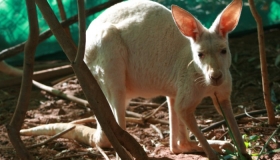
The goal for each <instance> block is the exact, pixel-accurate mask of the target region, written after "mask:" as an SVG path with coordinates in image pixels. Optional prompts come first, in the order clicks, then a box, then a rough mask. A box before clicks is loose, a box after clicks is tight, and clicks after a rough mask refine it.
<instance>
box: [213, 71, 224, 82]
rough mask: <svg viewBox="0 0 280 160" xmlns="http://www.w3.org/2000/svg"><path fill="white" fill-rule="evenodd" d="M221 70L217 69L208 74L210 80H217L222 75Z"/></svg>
mask: <svg viewBox="0 0 280 160" xmlns="http://www.w3.org/2000/svg"><path fill="white" fill-rule="evenodd" d="M222 75H223V74H222V72H221V71H217V72H213V73H212V74H211V76H210V79H211V80H215V81H218V80H219V79H220V78H221V77H222Z"/></svg>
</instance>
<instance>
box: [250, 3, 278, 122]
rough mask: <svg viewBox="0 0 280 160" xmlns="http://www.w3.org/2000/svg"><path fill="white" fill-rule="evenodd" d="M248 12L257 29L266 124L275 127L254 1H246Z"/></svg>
mask: <svg viewBox="0 0 280 160" xmlns="http://www.w3.org/2000/svg"><path fill="white" fill-rule="evenodd" d="M248 1H249V4H250V5H249V6H250V10H251V12H252V15H253V17H254V18H255V20H256V23H257V29H258V41H259V52H260V63H261V75H262V87H263V98H264V103H265V107H266V110H267V115H268V124H269V125H276V124H277V123H276V120H275V115H274V111H273V107H272V104H271V101H270V90H269V80H268V74H267V64H266V53H265V43H264V33H263V25H262V19H261V17H260V15H259V14H258V12H257V10H256V7H255V4H254V0H248Z"/></svg>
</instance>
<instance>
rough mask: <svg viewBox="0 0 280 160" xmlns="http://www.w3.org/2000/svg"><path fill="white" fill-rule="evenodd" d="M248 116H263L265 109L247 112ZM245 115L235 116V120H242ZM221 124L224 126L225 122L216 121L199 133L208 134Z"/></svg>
mask: <svg viewBox="0 0 280 160" xmlns="http://www.w3.org/2000/svg"><path fill="white" fill-rule="evenodd" d="M248 113H249V114H250V115H258V114H263V113H266V109H263V110H256V111H251V112H248ZM246 116H247V115H246V114H245V113H242V114H239V115H237V116H235V119H240V118H243V117H246ZM222 124H225V120H221V121H218V122H216V123H214V124H212V125H211V126H209V127H206V128H203V129H202V130H201V132H208V131H210V130H212V129H214V128H217V127H218V126H220V125H222Z"/></svg>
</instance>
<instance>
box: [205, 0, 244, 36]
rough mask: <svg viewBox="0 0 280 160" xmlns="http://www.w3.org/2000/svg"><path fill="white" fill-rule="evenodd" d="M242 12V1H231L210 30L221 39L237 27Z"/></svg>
mask: <svg viewBox="0 0 280 160" xmlns="http://www.w3.org/2000/svg"><path fill="white" fill-rule="evenodd" d="M241 10H242V0H233V1H232V2H231V3H230V4H229V5H228V6H227V7H226V8H225V9H224V10H223V11H222V13H221V14H220V15H219V16H218V17H217V18H216V20H215V21H214V23H213V24H212V26H211V28H210V30H211V29H212V30H215V32H217V33H218V34H220V35H221V36H223V37H226V35H227V34H228V33H229V32H231V31H232V30H234V28H235V27H236V26H237V24H238V21H239V17H240V14H241Z"/></svg>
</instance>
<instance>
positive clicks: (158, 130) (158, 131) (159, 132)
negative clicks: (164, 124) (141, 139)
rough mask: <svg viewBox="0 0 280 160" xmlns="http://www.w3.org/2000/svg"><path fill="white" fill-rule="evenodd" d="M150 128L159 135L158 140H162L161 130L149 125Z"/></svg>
mask: <svg viewBox="0 0 280 160" xmlns="http://www.w3.org/2000/svg"><path fill="white" fill-rule="evenodd" d="M150 127H151V128H153V129H154V130H155V131H156V132H157V133H158V134H159V138H160V139H163V135H162V132H161V130H160V129H159V128H158V127H157V126H155V125H153V124H150Z"/></svg>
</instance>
